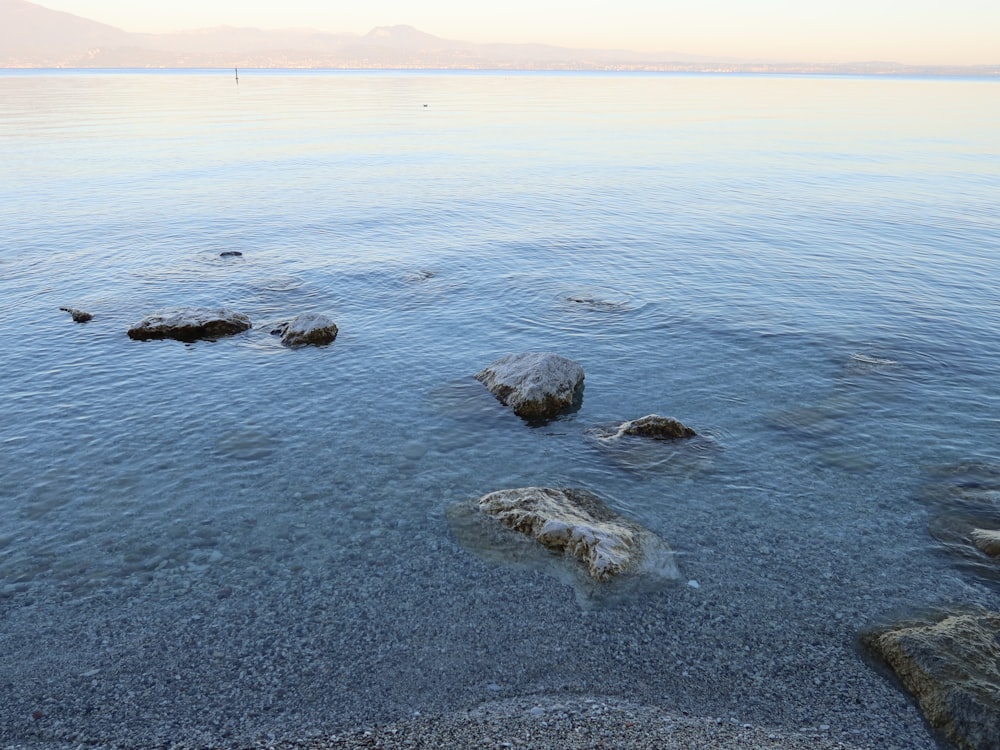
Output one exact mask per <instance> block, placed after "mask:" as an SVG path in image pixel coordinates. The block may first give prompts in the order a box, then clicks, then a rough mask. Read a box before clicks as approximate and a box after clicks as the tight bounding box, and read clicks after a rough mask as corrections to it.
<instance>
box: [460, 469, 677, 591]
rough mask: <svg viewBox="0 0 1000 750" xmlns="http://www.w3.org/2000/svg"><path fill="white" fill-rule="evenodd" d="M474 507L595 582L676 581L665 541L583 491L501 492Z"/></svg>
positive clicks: (536, 489) (523, 489) (526, 489)
mask: <svg viewBox="0 0 1000 750" xmlns="http://www.w3.org/2000/svg"><path fill="white" fill-rule="evenodd" d="M478 507H479V510H480V512H481V513H485V514H486V515H488V516H491V517H493V518H495V519H497V520H498V521H500V523H502V524H503V525H504V526H506V527H508V528H510V529H513V530H514V531H517V532H520V533H521V534H524V535H526V536H528V537H530V538H532V539H534V540H535V541H537V542H538V543H540V544H542V545H544V546H545V547H547V548H548V549H550V550H552V551H554V552H558V553H560V554H562V555H564V556H566V557H568V558H571V559H574V560H577V561H579V563H580V564H581V565H582V566H583V567H584V568H585V569H586V572H587V575H588V576H590V578H592V579H593V580H595V581H607V580H609V579H611V578H614V577H616V576H620V575H623V574H634V573H646V572H656V573H658V574H660V575H661V576H666V577H668V578H677V577H678V576H679V574H678V572H677V567H676V565H675V564H674V561H673V553H672V552H671V550H670V548H669V547H668V546H667V545H666V543H665V542H663V540H661V539H660V538H659V537H657V536H656V535H655V534H653V532H651V531H649V530H648V529H645V528H643V527H642V526H640V525H639V524H637V523H635V522H634V521H631V520H629V519H627V518H625V517H624V516H621V515H619V514H617V513H615V512H614V511H613V510H611V508H609V507H608V506H607V505H605V504H604V502H603V501H602V500H601V499H600V498H599V497H597V495H594V494H593V493H591V492H587V491H586V490H577V489H551V488H548V487H521V488H518V489H510V490H499V491H497V492H491V493H490V494H488V495H484V496H483V497H481V498H479V500H478Z"/></svg>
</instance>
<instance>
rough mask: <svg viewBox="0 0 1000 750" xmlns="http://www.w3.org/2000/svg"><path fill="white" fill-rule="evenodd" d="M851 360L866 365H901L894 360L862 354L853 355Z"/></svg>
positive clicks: (855, 353)
mask: <svg viewBox="0 0 1000 750" xmlns="http://www.w3.org/2000/svg"><path fill="white" fill-rule="evenodd" d="M851 359H853V360H854V361H855V362H861V363H862V364H865V365H876V366H890V365H898V364H899V362H897V361H896V360H894V359H888V358H887V357H874V356H872V355H870V354H861V353H860V352H854V353H852V354H851Z"/></svg>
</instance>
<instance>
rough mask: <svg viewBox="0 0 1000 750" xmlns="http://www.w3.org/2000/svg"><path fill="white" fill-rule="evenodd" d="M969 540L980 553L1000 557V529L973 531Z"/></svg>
mask: <svg viewBox="0 0 1000 750" xmlns="http://www.w3.org/2000/svg"><path fill="white" fill-rule="evenodd" d="M969 538H970V539H971V540H972V543H973V544H974V545H975V546H976V549H978V550H979V551H980V552H983V553H984V554H987V555H989V556H990V557H1000V529H973V530H972V531H970V532H969Z"/></svg>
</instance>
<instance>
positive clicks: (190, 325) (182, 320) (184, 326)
mask: <svg viewBox="0 0 1000 750" xmlns="http://www.w3.org/2000/svg"><path fill="white" fill-rule="evenodd" d="M252 325H253V324H252V323H251V322H250V318H248V317H247V316H246V315H243V314H242V313H238V312H233V311H232V310H226V309H222V308H215V309H213V308H202V307H181V308H178V309H176V310H167V311H164V312H160V313H156V314H154V315H148V316H146V317H145V318H143V319H142V320H141V321H139V322H138V323H135V324H133V325H132V327H130V328H129V329H128V335H129V338H132V339H139V340H141V341H147V340H149V339H177V340H178V341H196V340H198V339H215V338H218V337H220V336H230V335H232V334H234V333H240V332H242V331H245V330H247V329H249V328H250V327H251V326H252Z"/></svg>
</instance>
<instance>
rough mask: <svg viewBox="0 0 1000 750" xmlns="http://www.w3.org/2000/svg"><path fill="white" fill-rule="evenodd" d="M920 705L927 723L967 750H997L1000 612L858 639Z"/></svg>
mask: <svg viewBox="0 0 1000 750" xmlns="http://www.w3.org/2000/svg"><path fill="white" fill-rule="evenodd" d="M862 643H863V644H864V645H865V646H866V647H867V648H868V649H870V650H871V651H872V652H873V653H874V654H875V655H876V656H878V657H879V658H880V659H882V660H883V661H885V662H886V663H887V664H888V665H889V666H890V667H891V668H892V670H893V671H894V672H895V673H896V675H897V676H898V677H899V679H900V680H901V681H902V683H903V685H904V686H905V687H906V689H907V690H909V691H910V692H911V693H912V694H913V695H914V696H915V697H916V699H917V702H918V703H919V704H920V708H921V710H922V711H923V712H924V716H926V718H927V721H928V723H930V725H931V726H932V727H934V728H935V729H937V730H939V731H941V732H943V733H944V734H945V735H946V736H947V737H948V738H949V739H950V740H951V741H952V742H954V743H955V744H956V745H957V746H958V747H960V748H963V749H966V750H1000V614H997V613H995V612H987V611H979V612H975V613H966V614H950V615H948V616H946V617H945V618H944V619H942V620H940V621H938V622H934V623H930V624H927V623H919V624H913V623H910V624H903V625H897V626H892V627H889V628H886V629H881V630H878V631H873V632H869V633H866V634H864V635H862Z"/></svg>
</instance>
